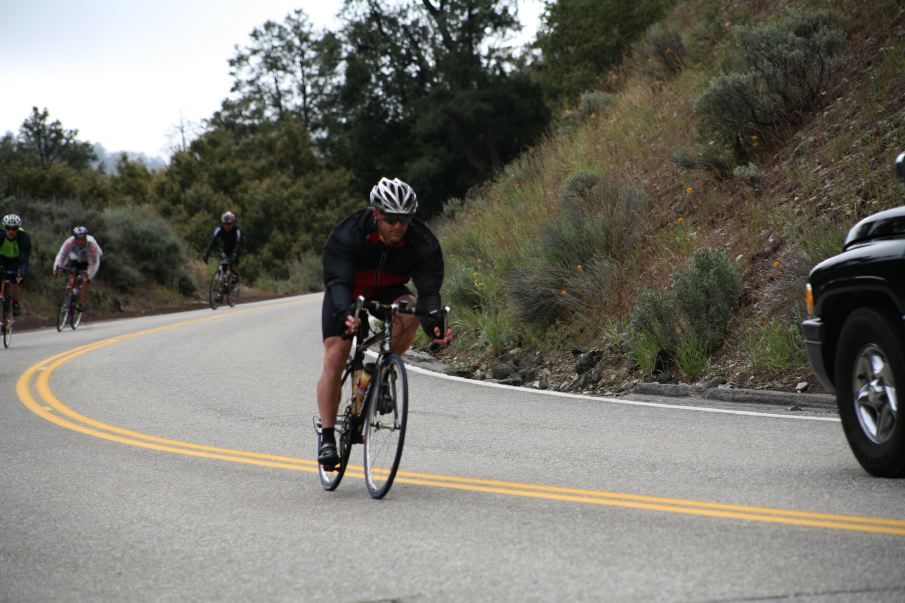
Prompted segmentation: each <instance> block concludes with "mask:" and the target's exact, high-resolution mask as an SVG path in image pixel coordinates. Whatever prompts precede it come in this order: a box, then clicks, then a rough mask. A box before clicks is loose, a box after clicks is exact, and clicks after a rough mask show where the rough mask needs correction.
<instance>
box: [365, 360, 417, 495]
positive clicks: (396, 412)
mask: <svg viewBox="0 0 905 603" xmlns="http://www.w3.org/2000/svg"><path fill="white" fill-rule="evenodd" d="M375 379H376V380H374V381H372V385H371V391H370V392H369V393H370V395H369V400H368V408H367V412H366V414H365V452H364V465H365V483H366V484H367V487H368V494H370V495H371V496H372V497H374V498H383V497H384V496H386V494H387V492H389V491H390V487H391V486H392V485H393V480H394V479H395V478H396V471H397V470H398V469H399V459H400V458H402V446H403V444H404V443H405V426H406V422H407V420H408V396H409V394H408V379H407V377H406V374H405V363H403V362H402V358H400V357H399V356H397V355H396V354H390V355H389V356H387V357H386V362H385V364H384V365H383V366H381V367H380V369H379V371H378V375H377V376H376V378H375Z"/></svg>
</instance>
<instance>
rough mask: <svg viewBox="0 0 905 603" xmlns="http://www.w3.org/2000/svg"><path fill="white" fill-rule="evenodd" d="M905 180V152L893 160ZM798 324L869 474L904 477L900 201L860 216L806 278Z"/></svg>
mask: <svg viewBox="0 0 905 603" xmlns="http://www.w3.org/2000/svg"><path fill="white" fill-rule="evenodd" d="M896 172H897V174H898V177H899V179H900V180H901V181H902V182H903V183H905V153H902V154H901V155H899V156H898V158H897V159H896ZM806 295H807V302H808V311H809V312H810V313H811V314H812V315H813V316H814V318H811V319H810V320H806V321H804V322H803V323H802V330H803V333H804V339H805V348H806V349H807V354H808V361H809V362H810V363H811V368H812V369H813V370H814V374H815V375H817V378H818V379H819V380H820V383H821V384H823V386H824V387H826V388H827V390H829V391H831V392H833V391H834V392H835V393H836V403H837V405H838V406H839V418H840V419H841V420H842V427H843V429H844V431H845V437H846V438H847V439H848V443H849V446H851V449H852V452H854V453H855V458H857V459H858V462H859V463H861V466H862V467H864V469H866V470H867V471H868V473H870V474H872V475H876V476H880V477H905V408H903V407H902V402H903V401H905V395H903V400H899V397H898V392H897V389H896V387H897V386H899V385H901V386H902V387H903V392H905V207H897V208H895V209H889V210H886V211H881V212H879V213H876V214H874V215H872V216H868V217H867V218H864V219H863V220H861V221H860V222H858V223H857V224H855V226H854V227H853V228H852V229H851V230H850V231H849V232H848V235H847V236H846V237H845V243H844V244H843V246H842V253H840V254H838V255H835V256H833V257H831V258H828V259H826V260H824V261H822V262H820V263H819V264H817V265H816V266H815V267H814V268H813V270H811V274H810V276H809V277H808V285H807V292H806Z"/></svg>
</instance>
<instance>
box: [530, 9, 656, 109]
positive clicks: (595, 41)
mask: <svg viewBox="0 0 905 603" xmlns="http://www.w3.org/2000/svg"><path fill="white" fill-rule="evenodd" d="M670 4H672V0H634V1H633V2H625V1H624V0H557V1H556V2H550V3H548V4H547V5H546V7H545V11H544V16H543V23H542V26H541V29H540V32H539V33H538V37H537V42H536V44H537V46H538V47H539V48H540V50H541V54H542V57H543V68H542V70H541V73H542V74H543V77H544V78H545V79H546V80H547V81H548V82H549V83H550V84H552V85H553V86H555V87H556V88H558V89H559V90H560V93H561V94H562V95H563V96H564V97H565V98H566V99H568V100H572V101H574V100H575V99H577V98H578V95H579V94H580V93H581V92H583V91H585V90H587V89H589V88H591V87H593V85H594V84H595V83H596V81H597V79H598V78H599V77H600V75H601V74H603V73H605V72H606V70H607V69H609V68H610V67H612V66H614V65H615V64H616V63H617V62H618V61H619V59H620V58H621V57H622V53H623V52H624V51H625V50H626V48H628V46H629V44H631V43H632V42H633V41H634V40H635V39H636V38H637V37H638V36H639V35H641V34H642V33H643V32H644V30H645V29H647V27H648V26H649V25H651V24H652V23H653V22H654V21H656V20H657V19H659V18H660V17H661V16H662V15H663V13H664V11H665V9H666V7H667V6H669V5H670Z"/></svg>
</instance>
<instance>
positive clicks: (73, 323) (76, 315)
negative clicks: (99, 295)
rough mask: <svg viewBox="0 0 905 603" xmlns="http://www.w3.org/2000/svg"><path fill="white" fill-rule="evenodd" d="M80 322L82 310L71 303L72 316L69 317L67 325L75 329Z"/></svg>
mask: <svg viewBox="0 0 905 603" xmlns="http://www.w3.org/2000/svg"><path fill="white" fill-rule="evenodd" d="M80 324H82V312H81V311H80V310H79V309H78V306H76V305H75V303H73V305H72V316H70V317H69V326H70V327H72V330H73V331H75V330H76V329H78V328H79V325H80Z"/></svg>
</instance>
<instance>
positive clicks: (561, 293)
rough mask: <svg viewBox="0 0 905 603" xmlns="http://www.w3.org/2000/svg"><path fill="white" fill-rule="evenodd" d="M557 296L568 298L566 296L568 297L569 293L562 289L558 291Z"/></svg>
mask: <svg viewBox="0 0 905 603" xmlns="http://www.w3.org/2000/svg"><path fill="white" fill-rule="evenodd" d="M559 294H560V295H562V296H563V297H568V296H569V292H568V291H566V290H565V289H563V290H562V291H560V292H559Z"/></svg>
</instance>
